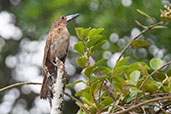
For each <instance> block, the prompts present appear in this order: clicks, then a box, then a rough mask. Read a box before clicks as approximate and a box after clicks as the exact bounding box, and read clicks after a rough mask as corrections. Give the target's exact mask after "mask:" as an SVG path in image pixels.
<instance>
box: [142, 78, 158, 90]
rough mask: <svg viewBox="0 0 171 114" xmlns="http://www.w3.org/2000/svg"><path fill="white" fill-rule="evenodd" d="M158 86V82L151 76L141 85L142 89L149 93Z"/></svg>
mask: <svg viewBox="0 0 171 114" xmlns="http://www.w3.org/2000/svg"><path fill="white" fill-rule="evenodd" d="M141 81H142V80H141ZM159 86H160V84H158V83H157V82H156V81H154V80H153V78H152V77H150V78H149V79H148V80H147V82H146V83H145V84H144V86H143V87H142V90H143V91H146V92H149V93H154V92H156V91H157V90H158V87H159Z"/></svg>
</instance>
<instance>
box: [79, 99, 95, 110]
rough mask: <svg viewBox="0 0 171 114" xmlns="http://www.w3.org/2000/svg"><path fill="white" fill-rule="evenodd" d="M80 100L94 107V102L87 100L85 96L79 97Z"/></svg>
mask: <svg viewBox="0 0 171 114" xmlns="http://www.w3.org/2000/svg"><path fill="white" fill-rule="evenodd" d="M81 100H82V101H83V102H84V103H86V104H88V105H90V106H92V107H94V108H96V105H95V104H94V103H92V102H91V101H89V100H88V99H86V98H85V97H81Z"/></svg>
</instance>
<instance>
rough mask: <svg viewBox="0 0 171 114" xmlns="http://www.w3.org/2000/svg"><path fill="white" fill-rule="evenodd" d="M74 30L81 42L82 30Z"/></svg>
mask: <svg viewBox="0 0 171 114" xmlns="http://www.w3.org/2000/svg"><path fill="white" fill-rule="evenodd" d="M75 30H76V34H77V36H78V38H80V39H81V40H83V38H82V35H81V34H82V32H83V30H84V29H83V28H75Z"/></svg>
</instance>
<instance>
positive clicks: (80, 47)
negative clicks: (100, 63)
mask: <svg viewBox="0 0 171 114" xmlns="http://www.w3.org/2000/svg"><path fill="white" fill-rule="evenodd" d="M74 49H75V50H76V51H77V52H79V53H80V54H81V55H84V44H83V42H81V41H80V42H77V43H76V44H75V45H74Z"/></svg>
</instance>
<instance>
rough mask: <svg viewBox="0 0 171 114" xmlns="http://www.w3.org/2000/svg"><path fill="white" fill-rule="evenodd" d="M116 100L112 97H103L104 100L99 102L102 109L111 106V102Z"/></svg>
mask: <svg viewBox="0 0 171 114" xmlns="http://www.w3.org/2000/svg"><path fill="white" fill-rule="evenodd" d="M113 102H114V100H113V98H112V97H108V96H106V97H103V101H102V102H101V103H100V104H99V108H100V109H102V108H104V107H106V106H109V105H110V104H112V103H113Z"/></svg>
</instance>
